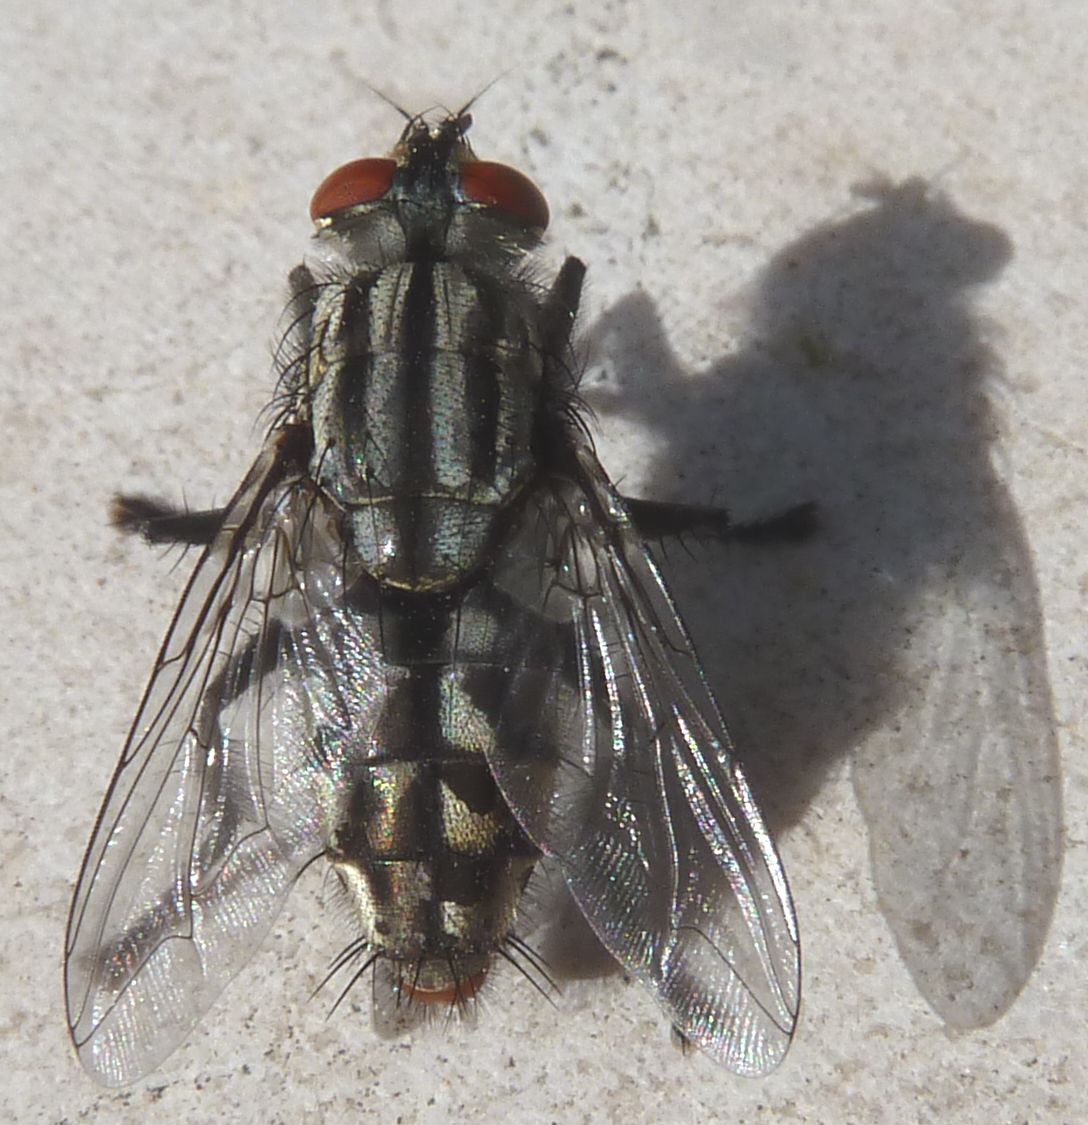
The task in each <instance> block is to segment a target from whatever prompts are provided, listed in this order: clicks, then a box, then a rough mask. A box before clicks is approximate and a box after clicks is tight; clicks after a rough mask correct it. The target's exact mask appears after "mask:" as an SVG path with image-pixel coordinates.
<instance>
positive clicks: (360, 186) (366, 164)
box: [310, 156, 397, 223]
mask: <svg viewBox="0 0 1088 1125" xmlns="http://www.w3.org/2000/svg"><path fill="white" fill-rule="evenodd" d="M396 170H397V162H396V161H395V160H392V159H390V158H389V157H384V156H370V157H367V158H366V159H365V160H353V161H352V162H351V163H350V164H345V165H343V166H342V167H340V168H337V169H336V171H335V172H333V173H332V174H331V175H328V176H326V177H325V179H324V180H323V181H322V182H321V186H320V187H319V188H318V189H317V191H315V192H314V197H313V199H311V200H310V218H311V219H313V221H314V222H315V223H319V222H321V221H322V220H323V219H329V218H331V217H332V216H333V215H335V214H336V213H337V212H338V211H343V210H344V208H345V207H357V206H358V205H359V204H360V203H373V202H374V200H376V199H381V197H382V196H383V195H385V193H386V192H387V191H388V190H389V189H390V188H391V187H392V186H393V174H394V173H395V172H396Z"/></svg>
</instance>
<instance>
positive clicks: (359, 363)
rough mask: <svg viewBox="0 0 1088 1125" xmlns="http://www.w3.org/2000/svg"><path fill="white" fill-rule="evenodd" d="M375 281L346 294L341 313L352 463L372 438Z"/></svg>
mask: <svg viewBox="0 0 1088 1125" xmlns="http://www.w3.org/2000/svg"><path fill="white" fill-rule="evenodd" d="M372 287H373V281H372V279H359V280H357V281H355V282H354V283H353V284H351V285H349V286H348V287H347V289H346V290H345V291H344V303H343V306H342V308H341V312H340V333H339V335H340V339H339V343H340V346H341V347H342V349H343V363H342V367H341V371H340V379H339V390H340V395H341V401H340V409H341V414H340V417H341V418H342V419H343V421H344V445H345V447H346V448H345V456H346V460H347V462H348V464H354V463H358V461H360V460H361V459H362V458H363V457H365V456H366V452H367V451H366V449H365V448H356V445H357V444H361V445H362V446H364V447H365V445H366V443H367V442H369V441H370V440H371V439H372V436H373V434H372V427H371V425H370V424H369V420H368V417H367V394H368V391H369V385H370V379H371V374H372V371H373V365H374V341H373V340H372V339H371V333H372V326H371V323H370V293H371V289H372Z"/></svg>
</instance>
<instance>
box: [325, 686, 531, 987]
mask: <svg viewBox="0 0 1088 1125" xmlns="http://www.w3.org/2000/svg"><path fill="white" fill-rule="evenodd" d="M402 673H403V678H402V679H401V681H400V683H399V684H398V685H397V686H396V687H395V688H394V689H393V691H392V692H391V694H390V697H389V703H388V706H387V708H386V709H385V714H384V716H383V718H382V720H381V722H380V723H379V726H378V730H377V731H376V732H375V743H376V744H380V745H381V746H382V749H381V750H380V751H379V752H377V753H376V754H375V755H374V756H373V757H372V758H371V759H370V760H369V761H368V762H367V763H366V764H365V766H363V767H362V769H361V770H360V772H359V774H358V776H357V778H356V780H355V783H354V785H353V787H352V789H351V793H350V796H349V798H348V801H347V805H346V807H345V809H344V813H343V816H342V819H341V822H340V825H339V827H338V828H337V830H336V832H335V833H334V836H333V838H332V841H331V843H330V848H329V856H330V859H331V861H332V863H333V866H334V868H335V870H336V871H337V873H338V874H339V876H340V878H341V881H342V883H343V884H344V886H345V888H346V889H347V891H348V893H349V894H350V896H351V898H352V900H353V902H354V904H355V908H356V910H357V912H358V916H359V920H360V923H361V926H362V929H363V937H364V938H365V939H366V941H367V944H368V945H369V947H370V948H371V949H372V950H374V951H375V952H377V953H380V954H382V955H383V956H385V957H388V958H389V959H391V960H392V961H393V962H394V963H395V964H396V965H397V966H399V967H400V977H401V980H402V986H403V987H405V988H406V989H407V990H408V991H409V992H410V993H411V994H412V995H413V996H415V997H417V998H421V999H440V1000H450V1001H455V1000H463V999H467V998H469V997H470V996H471V995H472V994H473V993H474V992H475V991H476V988H477V987H478V984H479V982H480V980H481V979H482V977H483V975H484V974H485V973H486V971H487V967H488V965H489V963H490V959H491V955H492V953H493V952H494V951H495V949H496V948H498V947H499V946H501V944H502V943H503V941H504V940H505V939H506V937H507V935H508V934H509V932H510V929H511V927H512V925H513V922H514V917H515V914H516V911H517V907H518V902H519V900H520V898H521V892H522V890H523V888H524V886H525V882H526V880H527V879H528V876H529V874H530V872H531V870H532V867H533V864H534V862H535V860H536V858H537V855H538V853H537V851H536V849H535V848H534V847H533V846H532V845H531V844H530V843H529V841H528V839H527V838H526V837H525V835H524V833H523V832H522V830H521V828H520V827H519V826H518V824H517V822H516V821H515V820H514V817H513V815H512V814H511V812H510V810H509V808H508V807H507V805H506V802H505V801H504V800H503V798H502V796H501V795H500V793H499V790H498V787H497V786H496V784H495V781H494V778H493V777H492V775H491V772H490V770H489V769H488V766H487V763H486V759H485V757H484V750H485V746H484V743H485V742H486V740H487V738H488V737H490V736H489V734H488V732H487V728H486V727H485V726H481V725H480V724H479V723H476V722H472V721H467V718H468V717H467V715H466V714H465V713H463V712H460V709H459V708H458V706H457V705H456V703H455V702H454V705H453V706H446V707H428V708H427V709H426V710H424V709H422V706H421V704H422V703H423V700H424V699H427V698H429V699H430V700H431V702H432V703H438V702H439V700H440V699H441V697H443V696H445V697H446V698H447V702H449V700H450V698H451V691H455V689H454V688H453V687H452V685H453V684H454V682H455V680H454V677H453V673H452V671H451V669H449V668H448V667H443V666H441V665H429V666H427V665H423V666H420V667H415V668H411V669H402Z"/></svg>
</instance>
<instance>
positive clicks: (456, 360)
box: [310, 257, 541, 590]
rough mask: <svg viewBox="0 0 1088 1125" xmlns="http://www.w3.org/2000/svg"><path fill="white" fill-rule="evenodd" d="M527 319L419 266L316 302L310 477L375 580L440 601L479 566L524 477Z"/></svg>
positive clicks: (398, 268)
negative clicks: (337, 511) (339, 511)
mask: <svg viewBox="0 0 1088 1125" xmlns="http://www.w3.org/2000/svg"><path fill="white" fill-rule="evenodd" d="M538 315H539V314H538V312H537V311H536V310H535V308H534V306H533V304H532V302H531V300H530V298H529V296H528V295H527V294H526V293H525V292H524V290H523V287H522V286H521V284H520V283H517V282H512V280H511V278H509V277H502V278H499V277H497V276H494V275H492V274H491V273H487V272H479V273H470V272H469V271H468V270H466V269H465V268H463V267H462V266H460V265H458V264H457V263H455V262H449V261H440V260H434V259H431V258H427V257H424V258H422V259H421V260H415V261H408V262H399V263H396V264H394V265H390V266H387V267H386V268H384V269H381V270H379V271H377V272H375V273H374V274H372V275H360V276H356V277H354V278H352V279H351V280H350V281H348V282H346V283H345V284H343V285H342V286H340V285H335V286H330V287H329V288H328V289H327V291H326V292H325V294H324V295H323V297H322V299H321V300H320V301H319V302H318V303H317V306H316V309H315V313H314V318H315V332H314V339H315V341H316V342H317V346H316V348H315V351H314V356H313V359H312V361H311V373H310V380H311V386H312V389H313V399H312V401H313V413H314V417H313V425H314V435H315V451H314V474H315V476H316V477H317V479H318V480H319V481H320V483H321V485H322V487H323V488H324V489H325V490H326V491H327V492H328V493H329V494H330V495H331V496H332V497H333V498H334V499H335V501H336V502H337V503H338V504H340V505H341V506H342V507H343V508H344V509H345V510H346V512H347V515H348V523H349V526H350V531H351V536H352V540H353V545H354V547H355V550H356V551H357V553H358V555H359V557H360V560H361V562H362V564H363V566H364V567H365V569H366V570H367V571H368V572H369V573H370V574H371V575H372V576H373V577H375V578H376V579H378V581H380V582H382V583H385V584H388V585H392V586H396V587H399V588H401V589H408V590H440V589H447V588H450V587H451V586H453V585H455V584H457V583H458V582H459V581H460V580H461V579H462V578H464V577H465V576H466V575H467V574H469V573H471V572H472V571H474V570H475V569H477V568H478V567H479V565H480V563H481V561H482V560H483V558H484V557H485V555H486V551H487V548H488V544H489V543H490V541H491V537H492V528H493V524H494V520H495V516H496V513H497V512H498V511H499V510H500V509H501V508H502V507H503V506H504V505H505V504H506V503H507V502H508V501H509V500H510V498H511V497H512V496H513V495H514V494H515V493H516V492H517V490H518V489H519V487H520V486H521V484H522V483H523V482H524V481H525V479H526V478H527V476H528V475H529V474H530V472H531V470H532V458H531V437H532V426H533V419H534V417H535V413H536V409H537V405H538V399H539V391H540V381H541V359H540V347H539V343H538V341H537V339H536V336H537V331H536V329H535V328H534V324H535V318H536V317H538Z"/></svg>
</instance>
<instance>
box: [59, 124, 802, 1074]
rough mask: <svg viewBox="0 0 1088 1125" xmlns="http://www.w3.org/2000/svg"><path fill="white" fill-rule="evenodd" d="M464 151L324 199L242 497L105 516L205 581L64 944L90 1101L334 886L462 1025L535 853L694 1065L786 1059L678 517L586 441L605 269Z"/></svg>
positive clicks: (415, 139)
mask: <svg viewBox="0 0 1088 1125" xmlns="http://www.w3.org/2000/svg"><path fill="white" fill-rule="evenodd" d="M406 116H407V115H406ZM470 124H471V119H470V117H469V115H468V114H467V112H465V111H462V112H460V113H457V114H453V115H451V116H448V117H445V118H444V119H442V120H440V121H437V122H434V121H430V120H428V119H426V118H425V117H423V116H420V117H413V118H410V119H409V121H408V124H407V126H406V128H405V129H404V131H403V133H402V135H401V137H400V140H399V142H398V144H397V145H396V147H395V148H394V149H393V151H392V153H391V155H390V156H388V157H384V158H380V159H364V160H356V161H354V162H352V163H349V164H347V165H345V166H344V167H342V168H340V169H339V170H337V171H336V172H334V173H333V174H332V175H331V176H329V177H328V178H327V179H326V180H325V181H324V183H322V184H321V186H320V187H319V188H318V189H317V192H316V193H315V195H314V197H313V201H312V204H311V216H312V218H313V220H314V223H315V224H316V233H315V235H314V240H313V245H312V251H311V253H310V254H309V255H308V258H307V262H306V264H304V265H302V266H300V267H299V268H297V269H296V270H295V271H294V273H293V274H292V278H291V289H292V295H291V299H290V304H289V307H288V318H289V321H290V325H291V326H290V328H289V330H288V332H287V335H286V338H285V342H284V345H283V348H282V349H281V353H280V360H279V376H280V384H279V395H278V397H277V400H276V404H277V406H278V414H277V416H276V419H275V421H274V423H273V425H272V427H271V430H270V432H269V434H268V437H267V440H266V441H265V444H264V448H263V449H262V450H261V452H260V454H259V455H258V457H257V460H256V462H255V463H254V465H253V467H252V468H251V469H250V471H249V473H248V474H247V475H246V477H245V479H244V480H243V482H242V484H241V486H240V487H239V489H238V491H237V492H236V493H235V494H234V496H233V498H232V499H231V500H230V502H229V503H228V504H227V505H226V506H225V507H224V508H222V509H217V510H213V511H205V512H194V511H187V510H183V509H174V508H171V507H169V506H168V505H166V504H163V503H160V502H157V501H153V500H149V499H146V498H141V497H120V498H118V500H117V501H116V505H115V520H116V522H117V523H118V524H119V526H120V527H122V528H123V529H125V530H128V531H132V532H137V533H140V534H142V535H143V536H144V537H145V538H146V539H148V540H150V541H152V542H173V543H182V544H187V545H195V546H200V547H202V548H203V552H202V554H201V556H200V559H199V562H198V563H197V566H196V569H195V572H194V573H193V576H192V578H191V579H190V581H189V583H188V585H187V587H186V589H185V592H184V594H183V596H182V599H181V603H180V605H179V607H178V610H177V612H176V615H175V617H174V620H173V623H172V624H171V626H170V629H169V631H168V632H167V635H166V639H165V641H164V642H163V645H162V649H161V651H160V652H159V655H158V659H157V660H156V662H155V667H154V669H153V671H152V675H151V680H150V683H149V685H148V687H147V690H146V693H145V695H144V698H143V702H142V703H141V704H140V708H139V710H138V712H137V714H136V718H135V721H134V722H133V725H132V730H131V733H130V734H129V737H128V741H127V743H126V745H125V748H124V751H123V753H122V755H121V761H120V763H119V765H118V766H117V770H116V773H115V774H114V777H113V780H112V782H111V784H110V787H109V791H108V793H107V795H106V799H105V802H104V804H103V807H102V810H101V812H100V814H99V817H98V822H97V825H96V827H95V831H94V835H93V837H92V839H91V842H90V845H89V847H88V850H87V854H86V857H85V859H84V863H83V868H82V872H81V874H80V877H79V883H78V886H77V888H76V892H75V896H74V898H73V901H72V907H71V915H70V918H69V922H68V932H67V942H66V970H65V972H66V975H65V986H66V995H67V1005H68V1018H69V1026H70V1029H71V1035H72V1040H73V1042H74V1044H75V1047H76V1050H77V1051H78V1053H79V1057H80V1059H81V1061H82V1062H83V1064H84V1066H85V1067H86V1068H87V1070H88V1071H89V1072H90V1073H91V1074H92V1075H93V1076H94V1077H95V1078H97V1079H98V1080H100V1081H102V1082H104V1083H107V1084H110V1085H123V1084H125V1083H128V1082H132V1081H133V1080H135V1079H137V1078H139V1077H140V1076H141V1075H144V1074H146V1073H147V1072H148V1071H150V1070H152V1069H153V1068H155V1067H156V1066H158V1065H159V1063H161V1062H162V1061H163V1059H164V1058H165V1057H166V1056H167V1055H168V1054H169V1053H170V1052H171V1051H172V1050H173V1049H174V1048H175V1047H177V1046H178V1044H179V1043H180V1042H181V1041H182V1040H183V1039H184V1038H185V1036H186V1035H187V1034H188V1033H189V1031H190V1030H191V1029H192V1027H193V1026H194V1025H195V1024H196V1022H197V1021H198V1020H199V1019H200V1017H201V1016H202V1015H203V1013H204V1012H205V1011H206V1009H207V1008H208V1007H209V1006H210V1005H211V1004H212V1002H213V1001H214V1000H215V998H216V996H217V995H218V994H219V992H220V991H221V990H222V989H223V987H224V986H225V985H226V984H227V982H228V981H229V980H230V978H231V977H233V976H234V974H235V973H236V972H237V971H238V970H239V969H240V968H241V967H242V965H243V964H244V963H245V962H246V961H247V960H248V959H249V958H250V957H251V956H252V954H253V952H254V950H255V949H256V948H257V945H258V943H259V941H260V939H261V938H262V936H263V935H264V934H265V933H266V932H267V930H268V929H269V926H270V925H271V923H272V921H273V919H274V918H275V916H276V914H277V912H278V911H279V909H280V907H281V906H282V905H283V902H284V900H285V899H286V897H287V894H288V892H289V891H290V889H291V887H292V885H293V884H294V882H295V880H296V879H297V877H298V876H299V874H300V873H301V872H302V870H303V869H304V868H305V867H307V865H309V864H310V863H312V862H314V861H315V860H316V859H318V858H320V857H324V859H325V860H326V861H327V863H328V864H329V865H331V870H332V872H334V873H335V877H336V878H335V880H334V882H338V883H339V885H340V887H341V888H342V890H343V893H344V894H345V896H346V897H347V900H348V901H349V902H350V904H351V907H352V910H351V913H352V916H353V918H354V920H355V923H356V926H357V933H356V935H355V936H354V938H353V939H352V941H351V942H350V944H349V945H348V946H347V947H346V948H345V950H344V951H343V953H342V954H341V956H340V957H339V958H338V959H337V961H336V962H335V963H334V970H344V971H346V972H349V973H350V974H351V981H354V980H355V979H357V978H358V977H359V976H360V975H361V974H362V973H363V972H364V971H365V970H366V969H367V968H369V967H370V966H371V965H373V964H374V963H375V962H376V961H378V960H383V961H384V962H386V963H387V964H388V966H390V967H391V971H392V981H393V983H394V987H395V988H396V989H397V991H398V995H399V998H401V999H403V1000H405V1001H420V1002H438V1003H442V1004H446V1005H454V1006H459V1005H463V1004H464V1003H466V1002H467V1001H469V1000H470V999H471V998H472V997H473V996H474V994H475V993H476V991H477V990H478V989H479V987H480V986H481V984H482V982H483V980H484V978H485V976H486V974H487V972H488V969H489V966H490V964H491V961H492V959H493V957H495V956H496V955H498V956H505V957H506V958H507V959H511V960H515V959H516V958H517V956H518V955H519V954H520V955H522V957H523V959H528V962H529V963H535V960H534V959H535V957H536V955H535V954H534V953H533V952H532V950H531V949H529V947H528V946H527V945H525V943H524V939H523V938H522V937H520V935H519V934H518V922H519V902H520V899H521V896H522V892H523V890H524V888H525V885H526V883H527V881H528V880H529V877H530V875H531V873H532V872H533V869H534V866H535V865H536V864H537V863H538V861H540V860H542V859H546V860H547V861H548V862H550V863H551V864H553V865H554V866H555V867H556V868H557V869H558V871H559V872H560V873H561V874H562V878H563V880H564V881H565V883H566V885H567V887H568V888H569V890H570V893H571V895H572V896H573V898H574V900H575V902H576V903H577V904H578V906H579V908H580V910H581V912H582V913H583V914H584V916H585V918H586V920H587V922H588V923H589V925H590V926H591V927H592V929H593V930H594V932H595V933H596V935H597V937H598V938H599V939H600V941H601V942H602V944H603V945H604V946H605V948H606V949H607V950H608V951H609V952H610V953H611V955H612V956H613V957H615V959H616V960H617V961H618V962H619V963H620V964H621V965H622V966H623V968H624V969H625V970H626V971H627V972H628V973H629V974H630V975H631V976H632V977H634V978H636V979H637V980H639V981H641V982H642V983H643V984H645V985H646V986H647V987H648V988H649V989H650V990H651V991H652V992H653V993H654V995H655V996H656V997H657V998H658V1000H659V1001H660V1003H661V1004H662V1006H663V1007H664V1009H665V1011H666V1012H667V1014H668V1017H669V1019H670V1021H671V1022H672V1024H673V1026H674V1027H675V1029H676V1030H677V1031H678V1032H679V1034H680V1035H681V1036H682V1037H683V1038H684V1039H685V1040H687V1041H690V1042H692V1043H694V1044H696V1045H697V1046H699V1047H700V1048H702V1049H703V1050H704V1051H706V1052H707V1053H708V1054H709V1055H711V1056H712V1057H713V1058H715V1059H717V1060H719V1061H720V1062H722V1063H724V1064H725V1065H727V1066H728V1067H730V1068H732V1069H733V1070H735V1071H738V1072H741V1073H745V1074H758V1073H762V1072H765V1071H767V1070H769V1069H771V1068H772V1067H774V1066H775V1065H776V1064H777V1063H778V1062H779V1060H780V1059H781V1058H782V1056H783V1054H784V1053H785V1051H786V1048H787V1046H788V1045H789V1041H790V1037H791V1034H792V1031H793V1027H794V1023H795V1020H796V1015H797V1007H798V991H799V954H798V943H797V930H796V923H795V919H794V915H793V909H792V906H791V902H790V896H789V891H788V889H787V886H786V881H785V877H784V875H783V872H782V869H781V866H780V863H779V860H778V856H777V854H776V852H775V849H774V845H773V844H772V842H771V839H770V837H769V835H768V833H767V830H766V828H765V827H764V824H763V821H762V819H761V817H760V814H759V811H758V810H757V808H756V806H755V803H754V801H753V799H752V795H751V793H750V791H749V788H748V785H747V783H746V781H745V779H744V775H743V773H742V772H741V769H740V766H739V765H738V763H737V761H736V759H735V757H734V752H733V748H732V745H731V743H730V740H729V736H728V735H727V733H726V730H725V727H724V725H723V723H722V720H721V718H720V717H719V714H718V710H717V707H716V705H715V703H714V700H713V699H712V697H711V695H710V693H709V691H708V689H707V687H706V685H705V683H704V679H703V675H702V671H701V669H700V666H699V663H698V660H697V658H696V656H695V654H694V652H693V650H692V645H691V642H690V640H689V639H688V636H687V633H686V632H685V630H684V627H683V625H682V624H681V623H680V620H679V618H678V616H677V613H676V610H675V609H674V607H673V604H672V601H671V600H670V598H669V595H668V593H667V592H666V590H665V588H664V586H663V584H662V581H661V578H660V575H659V573H658V570H657V568H656V566H655V564H654V562H653V561H652V559H651V558H650V556H649V554H648V553H647V550H646V547H645V545H644V539H643V536H644V535H645V534H646V533H647V532H648V531H652V530H653V528H654V527H659V526H661V521H662V518H663V517H664V516H666V515H667V513H666V512H665V509H664V508H663V507H662V506H661V505H653V504H639V503H638V502H630V503H629V502H626V501H624V500H623V499H622V498H621V497H620V496H619V494H618V493H617V492H616V490H615V489H614V488H613V486H612V485H611V483H610V482H609V480H608V477H607V476H606V475H605V473H604V470H603V469H602V468H601V465H600V463H599V462H598V460H597V458H596V456H595V454H594V452H593V447H592V443H591V441H590V438H589V436H588V434H587V431H586V428H585V425H584V423H583V419H582V413H581V412H580V406H579V399H578V386H577V384H578V378H577V375H578V372H577V367H576V363H575V359H574V355H573V351H572V347H571V334H572V330H573V325H574V320H575V315H576V312H577V309H578V304H579V297H580V291H581V286H582V279H583V275H584V273H585V267H584V266H583V264H582V263H581V262H580V261H579V260H577V259H576V258H568V259H567V261H566V263H565V264H564V265H563V266H562V268H561V269H560V270H559V272H558V275H557V276H556V277H555V279H554V280H553V281H552V282H551V284H550V285H547V286H544V285H542V284H541V283H540V281H539V272H538V268H537V267H534V264H533V261H532V251H533V250H534V248H535V247H536V246H537V245H538V244H539V242H540V239H541V237H542V234H543V231H544V229H545V227H546V226H547V222H548V207H547V204H546V202H545V200H544V197H543V196H542V195H541V193H540V192H539V190H538V189H537V188H536V187H535V186H534V185H533V184H532V183H531V182H530V181H529V180H528V179H527V178H526V177H525V176H524V175H522V174H521V173H520V172H517V171H515V170H514V169H512V168H509V167H506V166H504V165H501V164H495V163H490V162H487V161H483V160H479V159H477V158H476V156H475V155H474V154H473V152H472V149H471V148H470V146H469V143H468V141H467V139H466V132H467V130H468V128H469V126H470ZM703 514H704V515H705V513H703ZM696 516H698V513H696ZM693 518H695V517H693ZM640 521H641V522H640ZM666 523H668V524H669V526H670V527H674V528H675V526H676V524H675V520H674V519H672V518H669V519H666ZM349 987H350V983H349Z"/></svg>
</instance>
